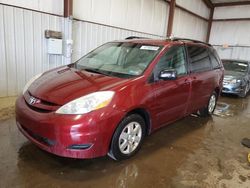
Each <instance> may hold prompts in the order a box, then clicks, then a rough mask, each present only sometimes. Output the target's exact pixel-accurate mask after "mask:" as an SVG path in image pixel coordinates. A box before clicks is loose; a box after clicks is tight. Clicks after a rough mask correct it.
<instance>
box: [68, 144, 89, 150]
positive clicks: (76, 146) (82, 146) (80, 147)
mask: <svg viewBox="0 0 250 188" xmlns="http://www.w3.org/2000/svg"><path fill="white" fill-rule="evenodd" d="M91 146H92V144H73V145H71V146H69V147H68V149H76V150H84V149H89V148H90V147H91Z"/></svg>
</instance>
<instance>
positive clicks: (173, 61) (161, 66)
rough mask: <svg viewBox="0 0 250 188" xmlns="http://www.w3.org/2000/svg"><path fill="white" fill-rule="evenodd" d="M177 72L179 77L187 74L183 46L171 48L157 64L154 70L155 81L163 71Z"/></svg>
mask: <svg viewBox="0 0 250 188" xmlns="http://www.w3.org/2000/svg"><path fill="white" fill-rule="evenodd" d="M173 69H174V70H176V71H177V75H179V76H180V75H184V74H186V73H187V69H186V58H185V48H184V47H183V46H174V47H172V48H170V49H169V50H168V51H167V52H166V53H165V54H164V55H163V56H162V57H161V59H160V61H159V62H158V63H157V65H156V67H155V70H154V77H155V80H158V79H159V78H158V76H159V74H160V72H161V71H163V70H173Z"/></svg>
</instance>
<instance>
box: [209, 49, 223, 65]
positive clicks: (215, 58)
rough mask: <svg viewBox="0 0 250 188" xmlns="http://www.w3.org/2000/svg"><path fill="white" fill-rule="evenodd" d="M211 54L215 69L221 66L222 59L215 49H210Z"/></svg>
mask: <svg viewBox="0 0 250 188" xmlns="http://www.w3.org/2000/svg"><path fill="white" fill-rule="evenodd" d="M209 56H210V59H211V63H212V67H213V69H217V68H220V67H221V65H220V60H219V57H218V55H217V54H216V52H215V50H209Z"/></svg>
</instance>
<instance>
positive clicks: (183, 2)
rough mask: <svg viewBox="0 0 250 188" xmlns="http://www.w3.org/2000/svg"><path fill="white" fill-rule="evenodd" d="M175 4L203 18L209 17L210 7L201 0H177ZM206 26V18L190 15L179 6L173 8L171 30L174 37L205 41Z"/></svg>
mask: <svg viewBox="0 0 250 188" xmlns="http://www.w3.org/2000/svg"><path fill="white" fill-rule="evenodd" d="M176 4H177V5H180V6H181V7H183V8H185V9H187V10H189V11H191V12H194V13H196V14H197V15H199V16H201V17H203V18H206V19H208V18H209V15H210V9H209V8H208V7H207V6H206V4H205V3H204V2H203V1H201V0H188V1H187V0H177V1H176ZM207 27H208V22H207V21H206V20H203V19H201V18H198V17H196V16H194V15H191V14H189V13H188V12H186V11H183V10H181V9H180V8H176V9H175V14H174V23H173V32H172V33H173V36H174V37H184V38H191V39H197V40H201V41H205V40H206V36H207Z"/></svg>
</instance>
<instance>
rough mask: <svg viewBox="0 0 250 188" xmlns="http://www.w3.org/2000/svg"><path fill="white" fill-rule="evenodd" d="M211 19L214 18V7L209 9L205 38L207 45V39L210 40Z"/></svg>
mask: <svg viewBox="0 0 250 188" xmlns="http://www.w3.org/2000/svg"><path fill="white" fill-rule="evenodd" d="M213 17H214V7H213V8H211V9H210V15H209V20H208V27H207V38H206V42H207V43H208V42H209V39H210V34H211V28H212V24H213Z"/></svg>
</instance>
